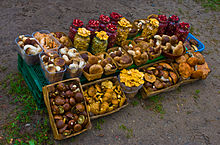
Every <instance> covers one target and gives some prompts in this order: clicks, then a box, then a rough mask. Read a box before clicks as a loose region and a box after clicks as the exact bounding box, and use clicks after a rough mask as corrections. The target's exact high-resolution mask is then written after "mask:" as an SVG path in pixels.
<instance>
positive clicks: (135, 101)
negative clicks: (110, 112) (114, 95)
mask: <svg viewBox="0 0 220 145" xmlns="http://www.w3.org/2000/svg"><path fill="white" fill-rule="evenodd" d="M131 104H132V105H133V107H135V106H137V105H138V104H139V102H138V101H137V100H133V101H132V102H131Z"/></svg>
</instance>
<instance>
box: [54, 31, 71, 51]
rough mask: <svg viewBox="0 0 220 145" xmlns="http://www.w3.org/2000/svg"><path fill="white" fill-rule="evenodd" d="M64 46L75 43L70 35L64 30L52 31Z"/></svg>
mask: <svg viewBox="0 0 220 145" xmlns="http://www.w3.org/2000/svg"><path fill="white" fill-rule="evenodd" d="M51 34H52V35H53V36H54V37H55V38H56V39H57V40H58V41H59V42H60V43H61V44H62V45H63V46H66V47H67V48H70V47H71V46H72V45H73V44H72V42H71V40H70V39H69V37H67V36H66V35H65V34H64V33H62V32H54V33H51Z"/></svg>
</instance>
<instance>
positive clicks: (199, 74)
mask: <svg viewBox="0 0 220 145" xmlns="http://www.w3.org/2000/svg"><path fill="white" fill-rule="evenodd" d="M202 76H203V71H202V70H196V71H194V72H193V73H192V75H191V77H192V78H194V79H200V78H202Z"/></svg>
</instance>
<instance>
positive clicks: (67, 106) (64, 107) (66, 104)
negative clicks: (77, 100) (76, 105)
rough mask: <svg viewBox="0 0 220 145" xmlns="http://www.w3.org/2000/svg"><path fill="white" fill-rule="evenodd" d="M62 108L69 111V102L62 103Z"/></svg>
mask: <svg viewBox="0 0 220 145" xmlns="http://www.w3.org/2000/svg"><path fill="white" fill-rule="evenodd" d="M63 109H64V111H69V110H70V109H71V106H70V104H69V103H65V104H64V105H63Z"/></svg>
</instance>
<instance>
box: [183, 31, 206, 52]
mask: <svg viewBox="0 0 220 145" xmlns="http://www.w3.org/2000/svg"><path fill="white" fill-rule="evenodd" d="M191 39H195V40H196V41H197V42H198V47H197V48H198V50H197V51H199V52H202V51H203V50H204V49H205V45H204V44H203V43H202V42H201V41H199V39H197V38H196V37H195V36H193V35H192V34H191V33H189V34H188V36H187V38H186V40H191Z"/></svg>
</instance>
